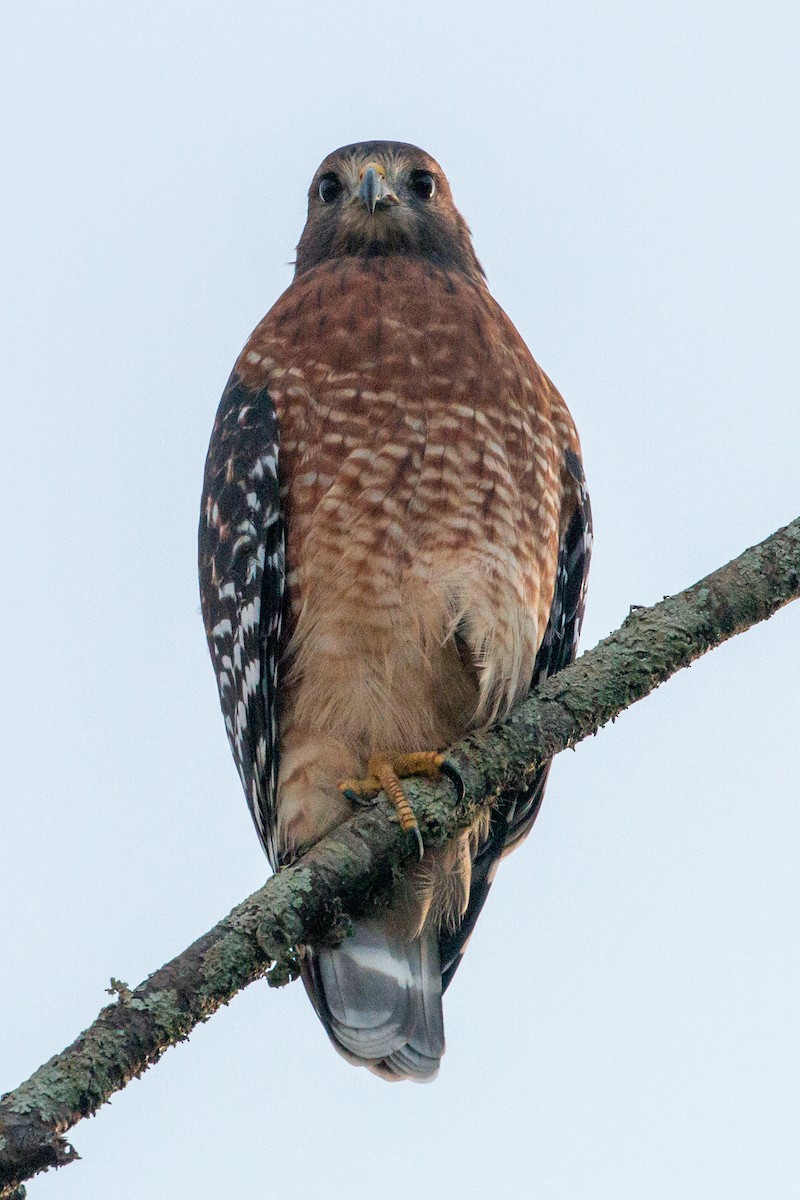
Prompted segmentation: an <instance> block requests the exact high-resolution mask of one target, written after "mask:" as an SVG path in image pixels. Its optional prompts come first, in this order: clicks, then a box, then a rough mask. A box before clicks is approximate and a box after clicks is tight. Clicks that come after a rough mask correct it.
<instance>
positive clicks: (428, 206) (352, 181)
mask: <svg viewBox="0 0 800 1200" xmlns="http://www.w3.org/2000/svg"><path fill="white" fill-rule="evenodd" d="M391 254H403V255H411V256H416V257H420V258H426V259H428V260H429V261H431V262H434V263H437V264H438V265H439V266H442V267H455V268H457V269H458V270H461V271H464V272H465V273H466V274H467V275H471V276H473V277H475V278H482V276H483V271H482V269H481V265H480V263H479V262H478V260H477V258H476V257H475V251H474V250H473V248H472V239H471V238H470V233H469V229H468V228H467V224H466V222H465V220H464V218H463V217H462V216H461V213H460V212H459V211H458V209H457V208H456V206H455V205H454V204H453V197H452V196H451V194H450V186H449V184H448V182H447V179H446V178H445V175H444V172H443V171H442V168H441V167H440V166H439V164H438V163H437V162H436V160H435V159H433V158H431V156H430V155H429V154H426V153H425V151H424V150H420V149H419V148H418V147H417V146H410V145H408V143H406V142H356V143H354V144H353V145H352V146H342V148H341V149H340V150H334V152H333V153H332V154H329V155H328V157H327V158H326V159H325V160H324V162H323V163H322V165H321V166H320V168H319V170H318V171H317V173H316V175H315V176H314V178H313V180H312V182H311V188H310V189H309V193H308V220H307V221H306V226H305V229H304V230H303V233H302V236H301V238H300V243H299V245H298V247H297V263H296V274H298V275H300V274H302V272H304V271H308V270H309V269H310V268H311V267H315V266H317V265H318V264H319V263H321V262H323V261H325V260H326V259H330V258H340V257H342V256H344V255H363V256H364V257H374V256H386V255H391Z"/></svg>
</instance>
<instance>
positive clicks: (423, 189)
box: [408, 171, 436, 200]
mask: <svg viewBox="0 0 800 1200" xmlns="http://www.w3.org/2000/svg"><path fill="white" fill-rule="evenodd" d="M408 186H409V187H410V188H411V191H412V192H413V193H414V195H415V196H419V198H420V200H430V198H431V196H432V195H433V193H434V192H435V191H436V180H435V179H434V178H433V176H432V175H431V174H430V172H429V171H412V172H411V178H410V179H409V181H408Z"/></svg>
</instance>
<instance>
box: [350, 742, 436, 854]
mask: <svg viewBox="0 0 800 1200" xmlns="http://www.w3.org/2000/svg"><path fill="white" fill-rule="evenodd" d="M444 764H445V755H444V754H440V753H439V752H438V750H419V751H417V752H416V753H414V754H373V755H372V757H371V758H370V760H369V762H368V764H367V771H368V775H367V777H366V778H365V779H343V780H342V782H341V783H340V784H339V791H340V792H342V794H343V795H345V796H347V798H348V800H352V801H353V802H354V803H355V804H363V803H364V802H365V801H369V800H372V799H374V798H375V796H377V794H378V792H380V791H384V792H386V795H387V796H388V797H389V799H390V800H391V801H392V803H393V804H394V806H395V808H396V809H397V816H398V818H399V820H400V828H401V829H402V830H403V832H404V833H406V834H408V835H410V836H411V837H413V838H414V839H415V841H416V843H417V850H418V852H419V857H420V859H421V858H422V856H423V854H424V849H423V845H422V835H421V834H420V831H419V825H418V824H417V818H416V817H415V816H414V810H413V809H412V807H411V805H410V804H409V803H408V799H407V798H406V794H405V792H404V791H403V785H402V784H401V782H400V780H401V779H403V778H405V777H407V776H409V775H427V776H428V777H429V778H431V779H440V778H441V776H442V773H443V772H442V768H443V766H444ZM444 773H445V774H447V771H446V770H445V772H444Z"/></svg>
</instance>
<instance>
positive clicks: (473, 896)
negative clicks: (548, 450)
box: [439, 450, 592, 990]
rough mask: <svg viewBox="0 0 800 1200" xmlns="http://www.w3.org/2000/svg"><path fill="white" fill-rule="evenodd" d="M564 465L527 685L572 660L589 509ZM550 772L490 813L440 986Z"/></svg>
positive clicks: (575, 464)
mask: <svg viewBox="0 0 800 1200" xmlns="http://www.w3.org/2000/svg"><path fill="white" fill-rule="evenodd" d="M566 465H567V470H568V471H569V473H570V475H571V476H572V478H573V479H574V480H575V483H576V484H577V488H578V503H577V506H576V508H575V512H574V513H573V515H572V519H571V520H570V522H569V525H568V526H567V529H566V531H565V533H564V536H563V538H562V540H561V545H560V546H559V550H558V569H557V571H556V585H555V591H554V593H553V603H552V606H551V608H550V618H549V620H548V623H547V629H546V630H545V634H544V638H543V639H542V643H541V645H540V647H539V652H538V654H537V655H536V662H535V664H534V669H533V678H532V680H531V687H535V686H536V684H537V683H540V682H541V681H542V680H543V679H546V678H547V677H548V676H549V675H554V674H555V672H556V671H560V670H562V668H563V667H566V666H568V665H569V663H571V662H572V660H573V659H574V657H575V653H576V651H577V648H578V638H579V636H580V631H581V622H582V620H583V610H584V606H585V602H586V581H587V577H588V574H589V559H590V557H591V553H592V510H591V506H590V504H589V493H588V492H587V490H586V481H585V477H584V473H583V466H582V465H581V461H580V459H579V458H578V456H577V455H576V454H573V452H572V451H571V450H568V451H567V452H566ZM549 771H550V763H545V765H544V766H543V767H541V768H540V769H539V770H538V771H537V772H536V775H535V776H534V778H533V781H532V782H531V784H530V786H529V787H527V788H526V789H525V791H524V792H519V793H517V794H515V795H512V796H509V797H506V799H505V801H504V802H503V803H502V804H501V805H500V806H499V807H498V808H497V809H495V810H494V812H493V813H492V819H491V824H490V826H489V832H488V834H487V835H486V838H485V839H484V841H483V842H482V843H481V844H480V846H479V847H478V849H477V852H476V854H475V858H474V860H473V864H472V882H471V886H470V893H469V903H468V905H467V911H466V912H465V914H464V917H463V920H462V921H461V924H460V925H459V926H458V928H457V929H456V930H454V931H453V932H448V931H447V930H445V929H444V928H443V929H442V932H441V934H440V936H439V951H440V957H441V964H442V990H444V989H445V988H446V987H447V985H448V984H449V983H450V980H451V979H452V978H453V976H454V975H455V973H456V971H457V970H458V966H459V963H460V962H461V959H462V957H463V954H464V951H465V949H466V945H467V942H468V940H469V937H470V934H471V933H472V930H473V929H474V928H475V922H476V921H477V919H478V916H479V914H480V911H481V909H482V908H483V905H484V902H485V900H486V897H487V895H488V894H489V888H490V887H491V885H492V880H493V879H494V875H495V872H496V870H497V864H498V863H499V861H500V859H501V858H502V857H503V856H504V855H505V854H509V853H510V852H511V851H512V850H514V849H516V847H517V846H518V845H519V844H520V842H522V841H523V840H524V839H525V838H526V837H527V835H528V833H529V832H530V829H531V826H532V825H533V822H534V821H535V820H536V814H537V813H538V811H539V806H540V804H541V803H542V796H543V795H544V788H545V784H546V783H547V776H548V773H549Z"/></svg>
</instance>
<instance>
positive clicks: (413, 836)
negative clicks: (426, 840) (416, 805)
mask: <svg viewBox="0 0 800 1200" xmlns="http://www.w3.org/2000/svg"><path fill="white" fill-rule="evenodd" d="M406 837H407V838H408V840H409V841H410V842H412V843H413V844H414V846H415V847H416V850H417V857H418V859H419V861H420V862H422V860H423V858H424V857H425V847H424V845H423V843H422V834H421V833H420V831H419V825H416V824H415V825H414V826H413V828H411V829H409V830H408V832H407V834H406Z"/></svg>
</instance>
